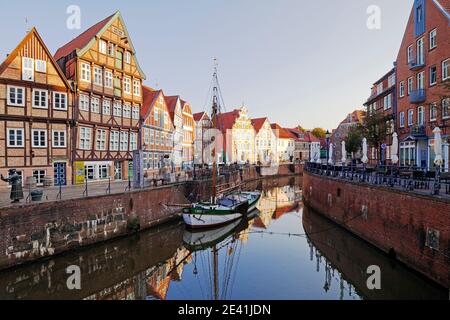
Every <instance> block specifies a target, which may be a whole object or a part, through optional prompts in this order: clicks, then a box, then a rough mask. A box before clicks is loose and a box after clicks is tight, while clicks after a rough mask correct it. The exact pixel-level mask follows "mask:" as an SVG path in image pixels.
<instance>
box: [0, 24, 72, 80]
mask: <svg viewBox="0 0 450 320" xmlns="http://www.w3.org/2000/svg"><path fill="white" fill-rule="evenodd" d="M33 35H34V36H35V37H36V38H37V39H38V40H39V42H40V43H41V45H42V48H43V49H44V51H45V53H46V54H47V56H48V58H49V59H50V61H51V63H52V64H53V66H54V67H55V69H56V71H57V72H58V75H59V76H60V77H61V79H62V80H63V81H64V83H65V84H66V86H67V88H72V87H71V85H70V84H69V81H68V80H67V78H66V76H65V75H64V73H63V72H62V71H61V69H60V68H59V65H58V63H56V60H55V58H54V57H53V55H52V54H51V53H50V51H49V50H48V48H47V46H46V45H45V42H44V40H42V38H41V36H40V34H39V32H38V31H37V29H36V28H35V27H33V29H31V30H30V31H29V32H28V33H27V34H26V36H25V37H24V38H23V39H22V41H21V42H20V43H19V44H18V45H17V47H16V48H15V49H14V50H13V51H12V52H11V53H10V54H9V55H8V57H7V58H6V59H5V61H3V63H2V64H1V65H0V74H2V73H3V71H5V69H6V68H7V67H8V66H9V65H10V63H11V62H12V61H13V60H14V59H15V57H17V55H18V54H19V51H20V49H21V48H22V47H23V46H24V45H25V43H27V42H28V40H30V38H31V37H32V36H33Z"/></svg>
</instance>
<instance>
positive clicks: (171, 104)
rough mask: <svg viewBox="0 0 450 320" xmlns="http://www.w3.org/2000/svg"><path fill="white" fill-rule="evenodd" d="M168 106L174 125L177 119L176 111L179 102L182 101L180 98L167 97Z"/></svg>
mask: <svg viewBox="0 0 450 320" xmlns="http://www.w3.org/2000/svg"><path fill="white" fill-rule="evenodd" d="M165 99H166V104H167V108H168V109H169V114H170V118H171V119H172V123H173V121H174V118H175V109H176V108H177V103H178V100H181V99H180V96H166V97H165Z"/></svg>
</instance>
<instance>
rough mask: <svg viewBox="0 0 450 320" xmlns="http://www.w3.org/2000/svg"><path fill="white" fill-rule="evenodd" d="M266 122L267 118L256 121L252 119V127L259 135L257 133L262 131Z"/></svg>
mask: <svg viewBox="0 0 450 320" xmlns="http://www.w3.org/2000/svg"><path fill="white" fill-rule="evenodd" d="M266 121H268V119H267V118H258V119H252V125H253V128H254V129H255V131H256V133H259V131H260V130H261V129H262V127H263V125H264V123H266Z"/></svg>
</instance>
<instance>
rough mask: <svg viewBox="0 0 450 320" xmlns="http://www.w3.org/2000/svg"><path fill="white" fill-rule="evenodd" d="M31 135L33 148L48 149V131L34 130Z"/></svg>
mask: <svg viewBox="0 0 450 320" xmlns="http://www.w3.org/2000/svg"><path fill="white" fill-rule="evenodd" d="M31 135H32V137H33V144H32V146H33V148H46V147H47V130H42V129H32V130H31Z"/></svg>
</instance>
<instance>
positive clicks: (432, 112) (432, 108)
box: [430, 102, 437, 121]
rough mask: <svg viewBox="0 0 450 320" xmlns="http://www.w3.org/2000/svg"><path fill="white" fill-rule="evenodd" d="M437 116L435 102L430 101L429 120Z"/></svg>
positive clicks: (433, 119)
mask: <svg viewBox="0 0 450 320" xmlns="http://www.w3.org/2000/svg"><path fill="white" fill-rule="evenodd" d="M436 118H437V104H436V103H435V102H433V103H430V121H435V120H436Z"/></svg>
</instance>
